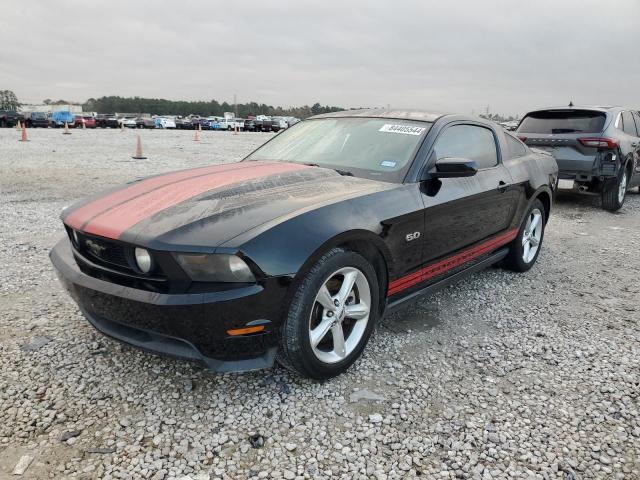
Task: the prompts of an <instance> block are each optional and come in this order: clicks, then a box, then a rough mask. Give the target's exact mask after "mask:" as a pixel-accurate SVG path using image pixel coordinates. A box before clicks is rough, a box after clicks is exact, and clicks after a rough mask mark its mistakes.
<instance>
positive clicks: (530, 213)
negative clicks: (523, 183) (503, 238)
mask: <svg viewBox="0 0 640 480" xmlns="http://www.w3.org/2000/svg"><path fill="white" fill-rule="evenodd" d="M545 224H546V219H545V210H544V206H543V205H542V202H541V201H540V200H537V199H536V200H534V201H533V203H532V204H531V206H530V207H529V210H527V214H526V215H525V216H524V219H523V220H522V224H521V225H520V229H519V230H518V235H517V236H516V238H515V239H514V240H513V242H511V245H509V253H508V254H507V256H506V257H505V259H504V262H503V264H504V266H505V267H507V268H508V269H509V270H513V271H514V272H526V271H527V270H529V269H530V268H531V267H533V264H534V263H536V260H537V259H538V255H539V254H540V248H541V247H542V239H543V238H544V227H545Z"/></svg>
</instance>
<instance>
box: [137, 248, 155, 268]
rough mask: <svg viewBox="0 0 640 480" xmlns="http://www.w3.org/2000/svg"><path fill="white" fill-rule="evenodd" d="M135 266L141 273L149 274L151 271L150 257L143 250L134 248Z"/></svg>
mask: <svg viewBox="0 0 640 480" xmlns="http://www.w3.org/2000/svg"><path fill="white" fill-rule="evenodd" d="M135 255H136V264H137V265H138V268H139V269H140V271H141V272H142V273H149V272H150V271H151V255H150V254H149V252H148V251H147V250H145V249H144V248H140V247H136V249H135Z"/></svg>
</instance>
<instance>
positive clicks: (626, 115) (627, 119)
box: [622, 112, 638, 137]
mask: <svg viewBox="0 0 640 480" xmlns="http://www.w3.org/2000/svg"><path fill="white" fill-rule="evenodd" d="M622 129H623V130H624V133H626V134H627V135H633V136H634V137H637V136H638V132H637V131H636V122H634V121H633V116H632V115H631V112H622Z"/></svg>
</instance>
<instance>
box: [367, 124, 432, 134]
mask: <svg viewBox="0 0 640 480" xmlns="http://www.w3.org/2000/svg"><path fill="white" fill-rule="evenodd" d="M425 130H426V129H425V127H414V126H413V125H392V124H390V123H386V124H384V125H383V126H382V127H380V130H378V131H379V132H389V133H402V134H403V135H422V132H424V131H425Z"/></svg>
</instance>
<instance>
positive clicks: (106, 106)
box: [82, 96, 345, 118]
mask: <svg viewBox="0 0 640 480" xmlns="http://www.w3.org/2000/svg"><path fill="white" fill-rule="evenodd" d="M235 108H236V106H234V105H233V104H232V103H228V102H222V103H220V102H218V101H217V100H210V101H182V100H166V99H164V98H143V97H118V96H108V97H100V98H90V99H89V100H87V101H86V102H85V103H84V104H83V105H82V109H83V110H84V111H85V112H99V113H115V112H118V113H149V114H152V115H182V116H185V115H191V114H193V115H200V116H202V117H209V116H222V115H223V114H224V112H234V111H235ZM237 109H238V116H239V117H243V118H245V117H248V116H250V115H270V116H272V115H281V116H292V117H298V118H307V117H310V116H312V115H319V114H321V113H330V112H338V111H341V110H345V109H344V108H342V107H335V106H329V105H320V103H315V104H314V105H312V106H308V105H304V106H302V107H288V108H283V107H274V106H272V105H267V104H264V103H257V102H249V103H238V104H237Z"/></svg>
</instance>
